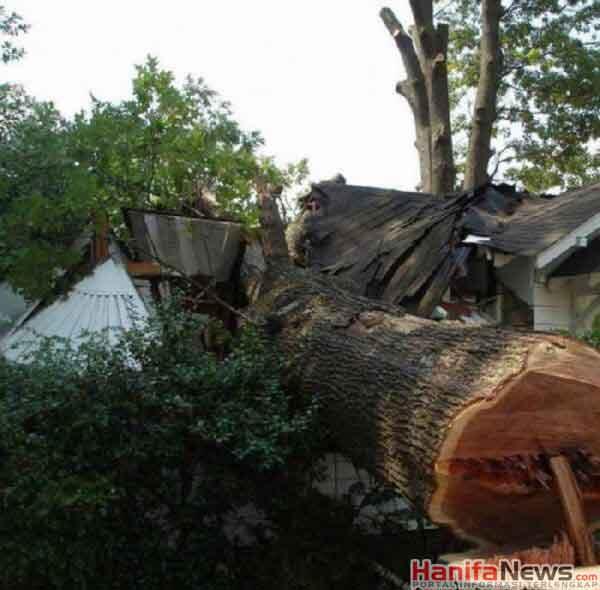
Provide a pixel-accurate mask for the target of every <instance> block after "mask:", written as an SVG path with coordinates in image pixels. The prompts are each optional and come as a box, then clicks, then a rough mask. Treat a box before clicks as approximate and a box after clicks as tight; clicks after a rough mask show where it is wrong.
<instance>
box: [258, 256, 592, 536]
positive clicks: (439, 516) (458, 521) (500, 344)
mask: <svg viewBox="0 0 600 590" xmlns="http://www.w3.org/2000/svg"><path fill="white" fill-rule="evenodd" d="M269 273H270V276H271V281H270V285H271V287H270V290H269V291H268V292H267V293H265V294H264V295H263V296H262V297H261V299H260V301H259V302H258V303H257V304H256V307H255V310H254V311H255V313H259V314H260V315H262V316H268V317H269V318H270V319H271V320H275V321H269V326H271V328H273V326H275V327H276V328H275V330H274V331H275V334H274V335H275V337H276V339H277V341H278V342H279V344H280V345H281V347H282V349H283V351H284V352H285V354H286V357H287V358H288V359H289V361H290V365H291V367H292V372H293V376H294V378H295V383H297V385H298V387H299V393H300V395H309V396H317V397H318V398H319V400H320V401H321V403H322V406H323V409H324V412H325V415H326V417H327V419H328V422H329V424H330V426H331V430H332V432H333V434H334V436H335V438H336V439H337V442H338V444H339V446H340V448H341V449H343V450H344V451H345V452H346V453H348V455H349V456H351V457H352V458H353V459H354V460H355V461H356V462H357V463H358V464H360V465H362V466H365V467H367V468H368V469H370V470H371V471H372V472H373V473H375V474H377V475H378V476H379V477H381V478H382V479H384V480H386V481H388V482H390V483H391V484H393V485H394V486H395V487H396V489H397V490H399V491H400V492H401V493H402V494H403V495H405V496H406V497H407V498H408V499H410V500H411V501H412V502H414V504H415V505H416V506H417V507H418V508H420V509H421V510H423V511H424V512H426V513H427V514H428V515H429V517H430V518H431V519H432V520H433V521H434V522H437V523H439V524H445V525H448V526H450V527H451V528H452V529H453V530H454V532H455V533H457V534H459V535H462V536H464V537H469V538H472V539H476V540H478V541H480V542H482V543H486V544H488V543H492V544H497V545H506V544H514V543H516V542H519V543H525V544H527V543H535V542H543V541H545V540H546V541H547V540H551V539H552V536H553V534H554V533H555V532H556V531H558V530H560V529H563V528H564V526H565V525H564V522H563V519H562V516H561V509H560V501H559V498H558V497H557V494H556V493H554V491H553V490H552V487H551V486H550V485H548V482H551V480H552V475H551V471H550V468H549V464H548V461H549V458H551V457H553V456H555V455H558V454H561V453H565V452H566V453H567V454H569V453H570V454H571V458H572V460H573V464H574V465H575V466H576V467H575V468H574V469H575V472H576V473H579V477H580V478H581V479H580V485H581V487H582V489H583V494H584V498H585V500H586V509H587V511H588V516H589V517H591V518H600V499H599V495H598V491H599V489H600V480H599V479H598V477H597V475H596V472H597V469H596V468H594V467H593V466H594V465H596V462H597V460H598V459H597V458H599V457H600V436H598V435H597V428H596V427H595V424H596V420H597V419H598V416H599V415H600V355H598V354H597V353H595V352H594V351H592V350H591V349H589V348H587V347H585V346H582V345H581V344H579V343H576V342H573V341H570V340H568V339H565V338H562V337H558V336H550V335H542V334H540V335H538V334H523V333H515V332H510V331H504V330H499V329H495V328H472V327H465V326H462V325H459V324H454V323H452V324H451V323H436V322H432V321H429V320H424V319H420V318H416V317H413V316H402V315H400V314H399V313H398V310H397V308H395V307H393V306H389V305H385V304H381V303H379V302H376V301H373V300H371V299H366V298H361V297H358V296H353V295H350V294H349V293H348V292H347V291H346V290H345V289H344V288H343V286H341V285H339V284H338V283H336V282H335V281H332V280H331V278H328V277H323V276H318V275H315V274H313V273H311V272H310V271H303V270H299V269H295V268H291V267H290V266H289V265H279V264H278V265H277V266H275V267H273V266H271V267H270V270H269Z"/></svg>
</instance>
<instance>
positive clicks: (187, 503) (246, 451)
mask: <svg viewBox="0 0 600 590" xmlns="http://www.w3.org/2000/svg"><path fill="white" fill-rule="evenodd" d="M203 324H204V320H202V319H201V318H199V317H196V316H193V315H192V314H190V313H186V312H182V311H179V310H178V305H177V303H173V304H169V305H166V306H164V307H162V308H160V309H159V310H158V312H157V314H156V316H155V317H154V318H153V319H152V320H151V321H150V323H149V325H147V326H145V327H143V328H140V329H136V330H133V331H131V332H129V333H127V334H125V335H123V336H122V337H121V339H120V340H119V343H118V345H117V346H109V345H108V343H107V340H106V338H98V337H96V338H89V339H87V341H86V342H85V343H84V344H83V345H82V346H81V347H80V348H79V349H74V348H72V347H70V346H69V345H68V343H66V342H61V341H56V340H49V341H47V342H45V344H44V346H43V347H42V348H41V349H40V350H39V351H37V352H36V353H35V354H34V355H33V356H32V357H31V358H30V359H29V363H28V364H26V365H12V364H8V363H6V362H2V363H1V364H0V383H1V384H2V393H1V398H0V429H1V431H2V438H1V439H0V440H1V443H0V444H1V448H0V500H1V502H2V510H1V511H0V542H1V544H2V549H3V550H2V552H0V580H1V581H2V587H4V588H11V589H12V590H20V589H28V590H30V589H36V588H40V589H41V588H43V589H44V590H49V589H52V588H111V589H113V588H115V589H116V588H124V589H125V588H127V589H128V590H133V589H135V588H144V589H145V590H149V589H153V588H225V587H226V588H232V587H237V583H238V582H237V581H236V576H238V574H239V571H240V566H239V564H238V565H236V563H237V561H236V560H238V561H239V551H240V542H239V540H236V539H235V538H233V534H231V533H230V534H227V531H228V527H227V526H226V525H227V522H228V519H230V518H231V516H232V515H233V514H235V513H236V511H238V510H240V509H241V508H244V507H248V506H254V509H253V511H252V512H256V513H261V512H262V511H263V510H264V508H265V507H266V508H268V507H269V502H271V504H272V502H273V498H272V497H271V496H272V495H273V493H277V486H279V488H280V489H281V490H282V491H284V490H285V488H286V486H287V487H289V486H290V485H292V482H293V481H294V475H293V470H292V469H291V468H290V465H291V464H292V463H293V464H295V465H301V466H302V469H301V470H297V471H303V474H302V477H304V475H305V474H306V473H305V472H306V469H308V468H309V466H310V465H311V464H312V461H313V456H314V455H315V452H316V451H315V449H316V443H317V442H318V436H317V434H316V433H317V432H318V428H317V425H316V417H317V414H316V408H315V406H314V403H313V402H309V401H307V402H306V403H303V404H298V403H297V402H294V401H293V400H292V398H291V397H290V396H289V395H288V394H287V393H286V392H285V391H284V390H283V388H282V385H281V378H280V374H281V369H282V365H281V360H280V358H279V357H278V355H277V354H276V352H275V351H274V350H273V349H272V348H271V347H270V346H269V345H267V344H266V343H265V341H264V340H262V339H261V337H260V336H259V335H258V334H257V333H255V332H253V331H252V330H247V331H245V332H244V333H243V334H242V336H241V337H240V338H239V340H238V341H237V342H236V343H235V345H234V346H233V351H232V352H231V354H229V355H228V356H227V358H226V359H225V360H224V361H219V360H218V359H217V358H215V356H213V355H212V354H210V353H208V352H206V351H204V350H203V348H202V341H201V339H200V337H199V334H200V332H201V329H202V328H203ZM299 475H300V474H299ZM294 485H295V484H294ZM267 492H268V493H267ZM280 499H281V498H280Z"/></svg>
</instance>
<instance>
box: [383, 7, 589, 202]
mask: <svg viewBox="0 0 600 590" xmlns="http://www.w3.org/2000/svg"><path fill="white" fill-rule="evenodd" d="M410 4H411V8H412V11H413V15H414V18H415V26H414V27H413V28H411V29H410V31H409V33H407V32H405V30H404V28H403V27H402V25H401V24H400V23H399V22H398V21H397V20H395V17H393V13H391V11H390V10H389V9H386V10H385V11H384V12H383V13H382V16H383V17H384V20H385V21H386V24H387V25H388V29H389V30H390V32H391V33H392V34H393V35H394V37H395V39H396V42H397V44H398V47H399V48H400V51H401V54H402V57H403V59H404V62H405V66H406V68H405V69H406V72H407V76H408V80H407V82H406V83H401V84H400V85H399V87H398V90H399V92H401V93H402V94H404V95H405V96H407V98H408V99H409V102H410V103H411V106H412V108H413V113H415V121H416V125H417V145H418V148H419V152H420V154H421V170H422V173H421V177H422V187H423V189H424V190H430V191H432V192H444V191H448V190H453V189H454V188H456V186H457V184H456V183H457V180H456V179H457V178H458V179H459V180H461V181H462V183H463V186H464V188H470V187H472V186H476V185H478V184H481V183H483V182H485V181H486V180H487V179H489V178H491V177H498V176H499V175H501V176H503V177H504V178H505V179H508V180H514V181H519V182H521V183H522V184H523V185H524V186H525V187H526V188H528V189H530V190H533V191H544V190H547V189H549V188H552V187H561V188H566V187H573V186H577V185H581V184H586V183H590V182H592V181H594V180H595V179H597V178H598V165H599V163H600V155H599V153H598V139H599V138H600V123H599V121H600V97H599V96H598V92H597V90H596V89H597V88H599V87H600V65H599V64H600V45H599V40H598V31H599V30H600V3H599V2H598V1H597V0H525V1H513V2H506V1H504V2H502V1H501V0H482V1H479V0H477V1H476V0H446V1H442V0H440V1H438V2H433V1H432V0H426V1H421V0H411V3H410Z"/></svg>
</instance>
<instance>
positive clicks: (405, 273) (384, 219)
mask: <svg viewBox="0 0 600 590" xmlns="http://www.w3.org/2000/svg"><path fill="white" fill-rule="evenodd" d="M301 203H302V207H303V211H302V213H301V215H300V216H299V218H298V219H297V220H296V221H295V222H294V223H293V224H292V226H291V227H290V229H289V231H288V239H289V242H290V247H291V250H292V253H293V255H294V256H295V258H296V259H297V260H299V261H301V262H303V263H304V264H306V265H308V266H310V267H312V268H316V269H319V270H321V271H322V272H326V273H331V274H334V275H338V276H341V277H343V278H345V279H347V280H349V281H351V282H353V283H354V284H355V285H356V287H357V290H358V291H359V292H360V293H362V294H365V295H368V296H372V297H377V298H381V299H384V300H386V301H389V302H392V303H396V304H403V305H408V306H409V307H412V308H413V309H414V311H416V313H419V314H420V315H426V316H428V315H430V314H431V311H432V310H433V308H434V307H435V305H437V304H438V303H439V301H440V300H441V298H442V296H443V294H444V293H445V291H446V290H447V289H448V286H449V284H450V281H451V279H452V278H453V277H455V276H457V275H459V276H460V275H461V274H462V275H463V276H464V274H465V272H466V270H465V265H466V261H467V258H468V256H469V254H470V253H471V252H472V251H473V243H474V242H475V243H480V244H484V245H486V246H489V247H492V248H495V249H498V250H502V251H504V252H507V253H511V254H517V255H534V254H535V253H537V252H539V251H541V250H544V249H545V248H547V247H548V246H550V245H552V244H553V243H554V242H556V241H557V240H559V239H560V238H561V237H563V236H564V235H566V234H567V233H569V232H570V231H572V230H573V229H575V228H576V227H577V226H578V225H580V224H581V223H583V221H585V220H586V219H589V217H591V216H592V215H595V214H596V213H600V184H599V185H594V186H591V187H588V188H586V189H581V190H579V191H573V192H572V193H568V194H566V195H562V196H560V197H555V198H552V199H550V198H542V197H533V196H531V195H529V194H528V193H518V192H516V191H515V189H514V187H511V186H508V185H491V184H489V185H486V186H484V187H481V188H479V189H476V190H474V191H469V192H466V193H462V194H458V195H449V196H446V197H437V196H433V195H427V194H423V193H407V192H401V191H395V190H385V189H378V188H369V187H362V186H351V185H346V184H342V183H336V182H324V183H320V184H317V185H314V186H313V188H312V191H311V192H310V193H309V194H308V195H307V196H306V197H304V198H303V199H301ZM474 236H477V238H474ZM466 238H469V239H467V242H471V244H469V243H465V239H466Z"/></svg>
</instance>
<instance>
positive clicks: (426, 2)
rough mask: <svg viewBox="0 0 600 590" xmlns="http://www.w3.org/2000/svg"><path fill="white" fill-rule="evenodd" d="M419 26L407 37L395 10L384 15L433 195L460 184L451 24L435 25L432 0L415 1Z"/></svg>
mask: <svg viewBox="0 0 600 590" xmlns="http://www.w3.org/2000/svg"><path fill="white" fill-rule="evenodd" d="M410 4H411V9H412V12H413V16H414V21H415V25H414V27H412V29H411V31H410V33H411V34H410V36H409V35H407V34H406V33H405V31H404V29H403V27H402V25H401V24H400V23H399V21H398V20H397V19H396V17H395V16H394V13H393V12H392V11H391V10H390V9H389V8H384V9H383V10H382V11H381V18H382V20H383V22H384V24H385V25H386V27H387V29H388V31H389V32H390V34H391V35H392V37H393V38H394V40H395V41H396V45H397V47H398V49H399V51H400V54H401V56H402V60H403V63H404V67H405V70H406V74H407V79H406V80H405V81H402V82H400V83H399V84H398V86H397V90H398V92H400V94H402V95H403V96H405V97H406V99H407V100H408V102H409V104H410V106H411V109H412V111H413V115H414V119H415V127H416V138H417V141H416V143H417V149H418V151H419V157H420V165H421V190H423V191H424V192H430V193H433V194H443V193H448V192H452V191H453V190H454V188H455V169H454V156H453V151H452V132H451V125H450V101H449V93H448V67H447V50H448V27H447V26H446V25H438V26H437V27H436V26H435V24H434V22H433V2H432V0H411V3H410Z"/></svg>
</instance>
